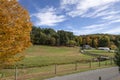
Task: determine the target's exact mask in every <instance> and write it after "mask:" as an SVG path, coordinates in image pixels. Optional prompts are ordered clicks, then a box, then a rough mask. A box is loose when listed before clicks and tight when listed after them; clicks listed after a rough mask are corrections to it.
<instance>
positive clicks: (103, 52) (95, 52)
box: [86, 49, 115, 57]
mask: <svg viewBox="0 0 120 80" xmlns="http://www.w3.org/2000/svg"><path fill="white" fill-rule="evenodd" d="M86 51H87V52H90V53H93V54H97V55H104V56H109V57H114V55H115V53H113V52H109V51H106V50H96V49H93V50H86Z"/></svg>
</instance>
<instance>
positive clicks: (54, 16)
mask: <svg viewBox="0 0 120 80" xmlns="http://www.w3.org/2000/svg"><path fill="white" fill-rule="evenodd" d="M31 16H32V17H35V18H37V20H36V22H35V25H37V26H55V25H57V23H59V22H63V21H65V16H64V15H58V13H57V11H56V9H55V8H53V7H50V8H48V7H46V8H43V9H39V11H38V13H34V14H32V15H31Z"/></svg>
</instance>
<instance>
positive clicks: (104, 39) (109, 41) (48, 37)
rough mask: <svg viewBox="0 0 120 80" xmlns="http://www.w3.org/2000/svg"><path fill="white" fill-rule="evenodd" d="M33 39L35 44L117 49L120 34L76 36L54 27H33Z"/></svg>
mask: <svg viewBox="0 0 120 80" xmlns="http://www.w3.org/2000/svg"><path fill="white" fill-rule="evenodd" d="M31 40H32V43H33V44H34V45H49V46H83V45H90V46H91V47H94V48H97V47H109V48H111V49H115V48H116V46H117V41H118V40H120V35H112V34H90V35H79V36H76V35H74V34H73V32H68V31H64V30H58V31H55V30H54V29H52V28H40V27H35V26H33V27H32V32H31Z"/></svg>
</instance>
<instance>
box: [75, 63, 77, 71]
mask: <svg viewBox="0 0 120 80" xmlns="http://www.w3.org/2000/svg"><path fill="white" fill-rule="evenodd" d="M75 71H77V62H75Z"/></svg>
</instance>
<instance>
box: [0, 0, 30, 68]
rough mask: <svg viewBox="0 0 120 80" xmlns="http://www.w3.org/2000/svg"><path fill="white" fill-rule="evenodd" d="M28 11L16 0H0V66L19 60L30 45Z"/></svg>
mask: <svg viewBox="0 0 120 80" xmlns="http://www.w3.org/2000/svg"><path fill="white" fill-rule="evenodd" d="M31 26H32V24H31V22H30V17H29V13H28V11H27V10H26V9H24V8H23V7H22V6H21V5H20V4H19V3H18V2H17V0H0V66H3V65H9V64H13V63H14V62H16V61H18V60H20V59H21V58H22V57H23V55H22V53H21V52H22V51H23V50H24V49H26V48H27V47H29V46H30V45H31V41H30V31H31Z"/></svg>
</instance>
